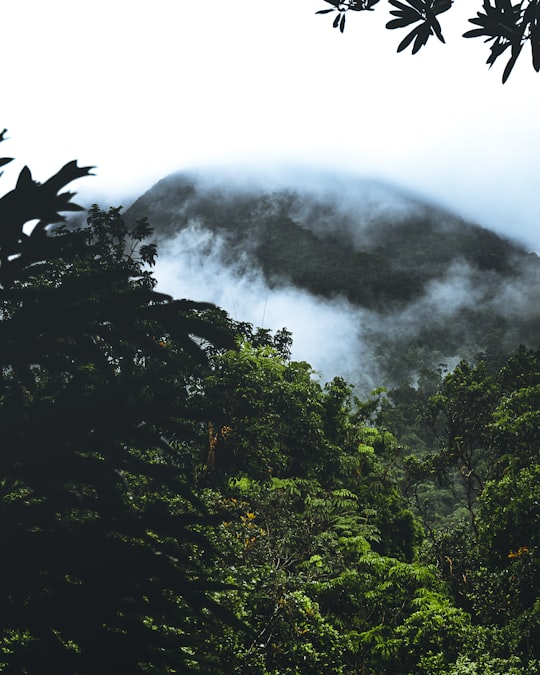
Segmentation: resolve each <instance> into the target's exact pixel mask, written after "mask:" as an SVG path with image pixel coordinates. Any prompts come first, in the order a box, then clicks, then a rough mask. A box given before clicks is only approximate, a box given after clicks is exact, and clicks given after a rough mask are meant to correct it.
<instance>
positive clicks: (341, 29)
mask: <svg viewBox="0 0 540 675" xmlns="http://www.w3.org/2000/svg"><path fill="white" fill-rule="evenodd" d="M339 30H340V31H341V32H342V33H343V31H344V30H345V14H343V15H342V17H341V23H340V24H339Z"/></svg>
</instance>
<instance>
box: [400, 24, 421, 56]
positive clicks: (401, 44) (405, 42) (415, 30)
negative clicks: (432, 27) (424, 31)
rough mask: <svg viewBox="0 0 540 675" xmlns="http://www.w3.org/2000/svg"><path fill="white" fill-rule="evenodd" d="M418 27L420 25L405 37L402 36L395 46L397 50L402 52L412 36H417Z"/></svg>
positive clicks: (412, 38)
mask: <svg viewBox="0 0 540 675" xmlns="http://www.w3.org/2000/svg"><path fill="white" fill-rule="evenodd" d="M419 28H420V26H417V27H416V28H415V29H414V30H412V31H411V32H410V33H409V34H408V35H407V36H406V37H405V38H403V40H402V41H401V42H400V43H399V45H398V48H397V50H398V52H402V51H403V50H404V49H407V47H408V46H409V45H410V44H411V42H412V41H413V40H414V38H415V37H417V35H418V30H419Z"/></svg>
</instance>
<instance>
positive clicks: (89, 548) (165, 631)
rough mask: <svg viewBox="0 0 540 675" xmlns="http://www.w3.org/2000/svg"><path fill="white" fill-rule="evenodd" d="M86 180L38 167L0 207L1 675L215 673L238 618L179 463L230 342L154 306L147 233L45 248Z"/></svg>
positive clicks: (116, 216)
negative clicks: (44, 175) (75, 188)
mask: <svg viewBox="0 0 540 675" xmlns="http://www.w3.org/2000/svg"><path fill="white" fill-rule="evenodd" d="M4 133H5V132H4ZM4 133H3V134H2V136H1V138H2V139H3V137H4ZM9 161H10V160H9V159H8V158H5V159H1V160H0V165H4V164H6V163H8V162H9ZM88 175H90V171H89V167H82V168H81V167H78V166H77V163H76V162H70V163H68V164H66V165H65V166H64V167H63V168H62V169H61V170H60V171H59V172H58V173H57V174H55V175H54V176H53V177H52V178H50V179H49V180H48V181H46V182H45V183H43V184H40V183H38V182H36V181H34V180H33V179H32V176H31V173H30V171H29V169H28V168H27V167H25V168H24V169H23V170H22V171H21V173H20V176H19V179H18V181H17V184H16V187H15V188H14V190H12V191H11V192H9V193H8V194H6V195H5V196H4V197H2V199H0V311H1V320H0V426H1V428H2V434H3V447H2V452H1V453H0V518H1V522H2V556H1V558H0V614H1V616H2V627H1V632H0V671H3V672H9V673H35V672H43V670H44V668H45V669H46V670H47V671H48V672H49V671H50V672H55V673H58V674H61V673H65V674H66V675H68V674H69V675H73V673H77V674H80V675H83V674H88V675H90V674H93V673H96V674H97V673H117V672H130V673H136V672H152V673H165V672H182V673H183V672H202V671H204V670H205V661H209V660H210V661H211V655H205V653H204V652H203V651H202V650H201V644H202V643H204V641H205V639H206V637H207V635H208V632H209V631H211V630H215V625H216V622H218V617H219V616H225V615H226V612H225V611H224V610H223V609H222V608H220V607H219V606H218V605H217V604H216V602H215V600H214V598H213V596H212V593H213V591H214V590H215V588H216V585H215V584H214V583H213V582H212V580H211V579H210V577H209V573H208V560H209V559H210V558H209V557H210V550H211V546H210V544H209V539H208V537H207V536H206V535H205V530H207V529H208V526H209V525H210V524H211V523H212V522H213V519H212V517H210V516H209V515H208V514H207V512H206V510H205V509H204V508H203V505H202V503H201V502H200V500H199V499H198V498H197V497H196V495H195V493H194V491H193V488H192V486H191V485H190V484H189V482H188V481H189V478H190V476H189V474H188V473H186V472H185V471H184V470H183V468H182V467H183V459H182V454H181V452H179V450H181V447H182V443H183V442H185V438H186V437H185V434H186V429H188V428H189V425H190V418H189V414H190V413H188V409H189V393H190V387H191V386H193V382H194V380H196V379H197V377H199V375H198V373H199V372H200V369H201V368H204V362H205V357H204V352H203V350H202V349H201V346H200V345H201V341H203V342H204V341H211V342H212V343H213V344H214V345H216V346H222V347H227V348H233V349H234V347H235V342H234V340H233V337H232V336H231V335H230V334H229V333H228V332H227V331H224V330H222V329H219V328H216V327H215V326H214V325H213V323H212V322H211V321H210V320H209V318H208V317H207V315H205V313H208V312H211V311H212V306H210V305H208V304H205V303H195V302H191V301H187V300H181V301H179V300H173V299H172V298H170V297H169V296H166V295H163V294H160V293H157V292H156V291H155V290H154V289H153V281H152V278H151V275H150V274H149V272H148V267H149V266H151V265H152V264H153V259H154V256H155V249H154V247H153V246H152V245H148V244H147V245H145V244H144V243H143V241H144V238H145V236H146V235H147V234H148V232H149V228H148V224H147V223H145V222H140V223H138V224H137V225H136V226H135V227H134V228H133V229H132V230H131V231H130V230H128V228H127V227H126V226H125V223H124V222H123V219H122V217H121V214H120V210H119V209H111V210H110V211H109V212H103V211H100V210H99V209H98V208H97V207H95V208H93V209H92V210H91V212H90V216H89V220H88V226H86V227H82V228H78V229H76V230H75V231H70V230H69V229H68V228H66V227H64V226H61V227H59V228H57V229H55V230H53V231H52V232H51V231H49V229H50V228H49V226H50V224H52V223H55V222H61V221H62V220H63V219H64V216H62V215H61V214H62V213H63V212H66V211H67V212H70V211H75V210H79V209H80V207H78V206H77V205H76V204H74V203H73V202H72V197H73V193H71V192H60V190H62V189H63V188H64V187H65V186H66V185H67V184H69V183H70V182H71V181H73V180H74V179H77V178H80V177H83V176H88ZM32 220H37V221H38V223H37V225H35V226H34V227H33V229H32V230H31V232H30V233H28V232H27V231H26V230H25V229H23V227H24V226H25V224H26V223H28V222H29V221H32ZM227 616H228V620H229V621H232V620H233V618H232V615H230V614H228V615H227ZM207 667H208V669H209V670H210V672H219V671H220V666H219V664H216V663H211V665H208V666H207Z"/></svg>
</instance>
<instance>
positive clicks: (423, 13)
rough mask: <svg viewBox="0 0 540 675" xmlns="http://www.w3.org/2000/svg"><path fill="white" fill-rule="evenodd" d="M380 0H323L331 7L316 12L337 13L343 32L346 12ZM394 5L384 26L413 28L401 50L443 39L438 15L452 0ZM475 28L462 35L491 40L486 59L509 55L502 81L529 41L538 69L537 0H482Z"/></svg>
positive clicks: (394, 0) (395, 1) (403, 0)
mask: <svg viewBox="0 0 540 675" xmlns="http://www.w3.org/2000/svg"><path fill="white" fill-rule="evenodd" d="M378 1H379V0H345V1H344V2H340V0H325V2H327V3H328V4H330V5H333V7H332V9H323V10H320V11H318V12H317V14H327V13H336V15H335V17H334V20H333V26H334V28H338V27H339V30H340V31H341V32H342V33H343V31H344V29H345V20H346V16H347V12H349V11H352V12H362V11H366V10H373V7H374V5H375V4H377V3H378ZM389 3H390V5H392V7H393V8H394V9H392V10H390V14H391V15H392V16H394V17H395V18H394V19H392V20H390V21H389V22H388V23H387V24H386V28H388V29H390V30H393V29H399V28H408V27H411V26H414V28H413V29H412V30H411V31H410V32H409V33H408V34H407V35H406V36H405V37H404V38H403V40H402V41H401V42H400V43H399V46H398V48H397V50H398V52H401V51H403V50H404V49H406V48H407V47H409V46H410V45H411V44H412V53H413V54H416V53H417V52H418V51H419V50H420V49H421V48H422V47H424V46H425V45H426V44H427V42H428V40H429V39H430V37H432V36H436V37H437V39H438V40H440V41H441V42H444V37H443V32H442V27H441V24H440V23H439V19H438V16H439V15H440V14H443V13H444V12H447V11H448V10H449V9H451V7H452V5H453V4H454V0H389ZM469 22H470V23H472V24H473V25H474V26H475V28H473V29H471V30H468V31H467V32H466V33H464V34H463V37H466V38H474V37H483V38H484V41H485V42H491V43H492V44H491V47H490V55H489V57H488V59H487V63H488V65H489V66H490V67H491V66H492V65H493V64H494V63H495V61H496V60H497V59H498V58H499V57H500V56H502V55H503V54H504V53H505V52H506V53H508V51H509V52H510V57H509V59H508V61H507V63H506V66H505V68H504V71H503V75H502V81H503V83H504V82H506V80H507V79H508V77H509V76H510V73H511V72H512V69H513V68H514V65H515V64H516V61H517V59H518V57H519V55H520V54H521V51H522V49H523V47H524V46H525V45H526V44H529V45H530V49H531V56H532V65H533V68H534V69H535V71H536V72H538V71H539V70H540V2H539V0H519V1H518V2H516V3H514V2H512V0H483V4H482V9H481V10H480V11H478V12H477V13H476V17H473V18H471V19H469Z"/></svg>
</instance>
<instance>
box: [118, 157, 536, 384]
mask: <svg viewBox="0 0 540 675" xmlns="http://www.w3.org/2000/svg"><path fill="white" fill-rule="evenodd" d="M143 216H146V217H148V219H149V221H150V223H151V224H152V225H153V227H154V228H155V235H156V238H157V239H158V240H159V243H160V252H161V256H162V257H163V260H164V262H165V264H166V269H167V274H168V276H169V280H170V274H171V269H174V267H175V265H176V267H177V269H178V275H177V278H178V279H179V278H180V277H181V273H182V270H184V272H187V274H188V275H189V277H190V283H191V286H190V289H192V288H195V290H197V289H200V290H207V291H208V292H210V293H211V294H212V295H213V296H214V297H206V298H205V299H208V300H212V301H214V302H218V304H222V301H223V297H224V295H223V294H224V291H225V289H226V288H227V284H233V285H234V284H236V287H235V291H234V292H235V293H236V297H237V302H238V294H239V288H240V287H239V286H238V284H239V280H243V284H242V286H241V287H242V288H244V289H249V287H250V280H251V285H252V286H254V285H255V286H257V288H259V290H260V293H261V294H262V295H264V296H265V298H266V300H265V305H264V313H266V308H267V306H268V302H269V299H270V301H272V298H275V297H278V296H276V295H275V294H276V293H277V294H280V295H279V297H280V298H283V297H284V293H285V292H286V291H287V292H289V293H290V294H291V295H290V297H291V298H293V297H294V298H295V299H296V302H298V297H299V295H298V294H302V297H303V298H304V299H305V301H306V302H311V303H314V307H315V308H317V307H318V309H319V313H323V314H324V313H326V314H328V317H329V318H328V320H329V321H330V323H332V322H333V324H334V325H333V327H332V325H330V326H326V327H325V328H324V330H323V333H324V331H326V334H328V340H327V344H326V345H325V347H324V349H325V350H326V352H327V359H326V360H327V361H328V360H329V359H328V353H332V350H334V351H335V352H336V353H339V357H338V358H337V364H339V363H340V362H341V371H343V363H342V362H343V359H344V358H346V359H347V363H348V369H346V370H347V372H346V373H345V374H346V375H347V377H348V378H349V379H351V378H352V380H353V381H356V382H357V383H361V382H362V381H364V384H365V383H369V384H385V385H390V384H391V383H392V382H395V381H403V379H405V380H407V379H408V380H410V381H414V379H415V378H416V377H417V376H418V373H419V372H420V371H422V369H425V368H432V367H436V366H438V365H439V364H443V363H444V364H447V365H449V366H452V365H453V364H455V363H456V362H457V360H458V359H460V358H462V357H469V358H470V357H472V356H474V354H476V353H479V352H483V351H486V350H502V351H507V350H509V349H511V348H513V347H514V346H516V345H517V344H519V343H525V344H530V345H535V344H537V342H538V336H539V329H540V304H539V302H538V301H539V300H540V297H539V296H540V260H539V258H538V257H537V256H536V255H534V254H529V253H527V251H525V250H524V249H523V248H522V247H521V246H520V245H519V244H518V243H516V242H512V241H510V240H508V239H504V238H502V237H500V236H498V235H497V234H495V233H494V232H491V231H489V230H487V229H484V228H481V227H479V226H477V225H474V224H472V223H468V222H465V221H464V220H462V219H461V218H459V217H458V216H456V215H454V214H452V213H449V212H447V211H444V210H442V209H440V208H437V207H436V206H434V205H431V204H429V203H427V202H425V201H423V200H422V199H419V198H418V197H416V196H413V195H409V194H407V193H406V192H404V191H402V190H399V189H398V188H397V187H395V186H391V185H387V184H384V183H381V182H377V181H372V180H365V179H358V178H351V177H347V176H337V175H335V174H321V173H317V172H313V171H303V172H294V171H290V172H288V173H287V172H285V173H283V174H271V173H269V174H267V175H266V176H264V175H263V176H255V177H254V176H251V175H249V174H246V173H237V174H228V175H227V174H225V173H223V172H222V173H220V172H216V171H211V170H207V171H198V172H182V173H178V174H174V175H171V176H168V177H166V178H164V179H163V180H161V181H160V182H158V183H157V184H156V185H155V186H153V187H152V188H151V189H150V190H148V191H147V192H146V193H145V194H144V195H142V196H141V197H140V198H139V199H138V200H137V201H136V202H135V203H134V204H133V205H132V206H131V208H130V209H129V210H128V212H127V213H126V217H127V218H128V220H135V219H138V218H141V217H143ZM195 259H196V262H194V261H195ZM163 269H164V268H163ZM164 274H165V273H164ZM157 276H158V279H160V268H159V267H158V274H157ZM197 277H199V278H200V283H198V282H197ZM209 278H214V279H215V281H216V284H215V286H214V287H212V284H211V283H209V281H208V280H209ZM261 284H262V285H261ZM218 289H219V293H218ZM164 290H167V289H166V288H164ZM242 292H243V291H242ZM246 292H247V291H246ZM197 299H199V298H197ZM240 304H241V303H240ZM282 304H284V303H282ZM332 308H333V309H335V310H336V312H339V313H337V314H336V315H335V316H332V311H331V309H332ZM226 309H228V310H229V311H232V308H231V307H226ZM315 312H317V309H315ZM297 313H298V312H297ZM237 318H239V319H241V320H244V319H245V318H246V317H243V316H237ZM261 318H263V317H261ZM288 318H289V317H288V313H287V309H286V308H285V309H284V312H283V319H284V320H283V322H282V323H281V324H280V325H276V326H272V327H273V328H278V327H280V326H283V325H287V324H286V322H285V319H288ZM249 320H252V321H254V322H255V323H257V318H252V317H249ZM277 320H278V321H279V317H278V319H277ZM332 330H333V332H334V335H335V337H334V339H335V340H336V341H337V342H339V343H340V344H341V349H338V348H337V346H333V345H332V344H331V343H330V342H329V340H331V339H332V338H331V334H332ZM347 331H348V332H349V333H350V332H351V331H352V332H354V333H355V335H354V336H351V335H347V336H346V337H343V336H344V335H345V334H346V333H347ZM293 335H294V336H295V337H296V331H295V330H294V329H293ZM351 337H354V339H352V340H351ZM311 338H312V340H313V341H315V342H317V334H316V330H314V331H312V335H311ZM343 340H344V343H343V344H342V342H343ZM319 341H320V340H319ZM345 345H346V348H347V350H348V351H346V350H345V349H344V346H345ZM321 349H323V347H321ZM310 358H311V359H313V356H311V357H310ZM308 360H309V359H308ZM330 361H331V359H330ZM312 362H314V365H315V366H316V367H320V366H319V365H318V363H317V359H316V358H315V359H313V361H312ZM327 368H328V366H323V367H322V370H323V371H325V372H324V375H326V376H332V375H333V374H334V373H330V372H326V371H327ZM360 371H361V373H360ZM336 374H341V373H336ZM377 378H378V379H377Z"/></svg>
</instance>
